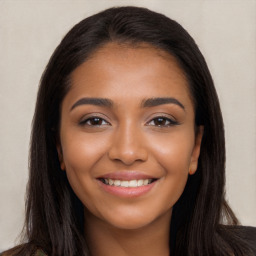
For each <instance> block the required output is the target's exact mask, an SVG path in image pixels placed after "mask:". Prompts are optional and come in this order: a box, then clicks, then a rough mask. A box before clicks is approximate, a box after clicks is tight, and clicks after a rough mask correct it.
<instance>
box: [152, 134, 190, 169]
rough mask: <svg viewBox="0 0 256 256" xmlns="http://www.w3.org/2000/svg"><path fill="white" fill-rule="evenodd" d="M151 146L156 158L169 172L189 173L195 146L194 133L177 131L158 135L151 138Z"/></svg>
mask: <svg viewBox="0 0 256 256" xmlns="http://www.w3.org/2000/svg"><path fill="white" fill-rule="evenodd" d="M151 148H152V152H154V155H155V159H156V160H157V161H158V163H159V164H160V165H162V166H163V167H164V169H165V170H166V171H167V172H170V174H175V173H176V172H177V173H179V172H181V173H182V172H186V173H188V168H189V165H190V160H191V156H192V152H193V148H194V134H193V132H187V133H185V132H180V133H178V132H177V133H173V134H170V135H168V136H158V137H155V138H154V140H151Z"/></svg>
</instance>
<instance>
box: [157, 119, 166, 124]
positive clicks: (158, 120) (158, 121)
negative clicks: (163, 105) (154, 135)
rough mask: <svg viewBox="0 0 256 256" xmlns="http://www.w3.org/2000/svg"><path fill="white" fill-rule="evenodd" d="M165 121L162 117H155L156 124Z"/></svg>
mask: <svg viewBox="0 0 256 256" xmlns="http://www.w3.org/2000/svg"><path fill="white" fill-rule="evenodd" d="M164 123H165V120H164V118H157V119H156V125H163V124H164Z"/></svg>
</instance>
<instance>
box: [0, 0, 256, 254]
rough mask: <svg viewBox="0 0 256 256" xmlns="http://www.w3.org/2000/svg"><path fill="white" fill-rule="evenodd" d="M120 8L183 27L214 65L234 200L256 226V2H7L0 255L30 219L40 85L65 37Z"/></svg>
mask: <svg viewBox="0 0 256 256" xmlns="http://www.w3.org/2000/svg"><path fill="white" fill-rule="evenodd" d="M115 5H118V6H120V5H137V6H145V7H148V8H150V9H152V10H155V11H159V12H161V13H164V14H166V15H167V16H169V17H171V18H173V19H175V20H177V21H178V22H179V23H181V24H182V25H183V26H184V27H185V28H186V29H187V30H188V31H189V32H190V34H191V35H192V36H193V37H194V38H195V40H196V41H197V43H198V45H199V47H200V49H201V51H202V52H203V54H204V55H205V58H206V61H207V62H208V64H209V67H210V70H211V72H212V75H213V78H214V80H215V84H216V87H217V90H218V92H219V96H220V101H221V106H222V110H223V115H224V121H225V126H226V140H227V189H226V190H227V198H228V201H229V202H230V204H231V206H232V207H233V209H234V211H235V212H236V214H237V215H238V217H239V219H240V220H241V222H242V224H244V225H254V226H256V186H255V185H256V49H255V46H256V1H255V0H237V1H235V0H222V1H218V0H186V1H183V0H179V1H174V0H145V1H140V0H133V1H128V0H127V1H126V0H104V1H103V0H102V1H100V0H84V1H78V0H75V1H71V0H69V1H61V0H55V1H54V0H51V1H47V0H44V1H42V0H40V1H39V0H34V1H25V0H16V1H15V0H8V1H7V0H0V120H1V125H0V177H1V178H0V205H1V210H0V251H1V250H3V249H6V248H8V247H10V246H13V245H14V242H15V238H16V237H17V235H18V234H19V231H20V230H21V227H22V223H23V217H24V195H25V187H26V182H27V169H28V168H27V155H28V154H27V152H28V145H29V136H30V124H31V120H32V115H33V109H34V104H35V96H36V91H37V86H38V82H39V79H40V76H41V73H42V72H43V70H44V67H45V65H46V63H47V61H48V59H49V57H50V55H51V53H52V52H53V50H54V48H55V47H56V46H57V44H58V43H59V42H60V40H61V38H62V37H63V36H64V35H65V33H66V32H67V31H68V30H69V29H70V28H71V27H72V26H73V25H74V24H75V23H77V22H78V21H80V20H81V19H83V18H84V17H87V16H88V15H91V14H93V13H95V12H98V11H100V10H103V9H105V8H107V7H111V6H115Z"/></svg>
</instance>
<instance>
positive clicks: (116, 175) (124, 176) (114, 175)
mask: <svg viewBox="0 0 256 256" xmlns="http://www.w3.org/2000/svg"><path fill="white" fill-rule="evenodd" d="M98 179H113V180H144V179H157V178H156V177H154V176H151V175H148V174H145V173H142V172H139V171H117V172H111V173H106V174H103V175H101V176H99V177H98Z"/></svg>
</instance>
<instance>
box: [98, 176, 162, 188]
mask: <svg viewBox="0 0 256 256" xmlns="http://www.w3.org/2000/svg"><path fill="white" fill-rule="evenodd" d="M156 180H157V179H138V180H135V179H134V180H119V179H110V178H99V181H101V182H102V183H103V184H105V185H108V186H113V187H123V188H137V187H142V186H147V185H150V184H152V183H153V182H155V181H156Z"/></svg>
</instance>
